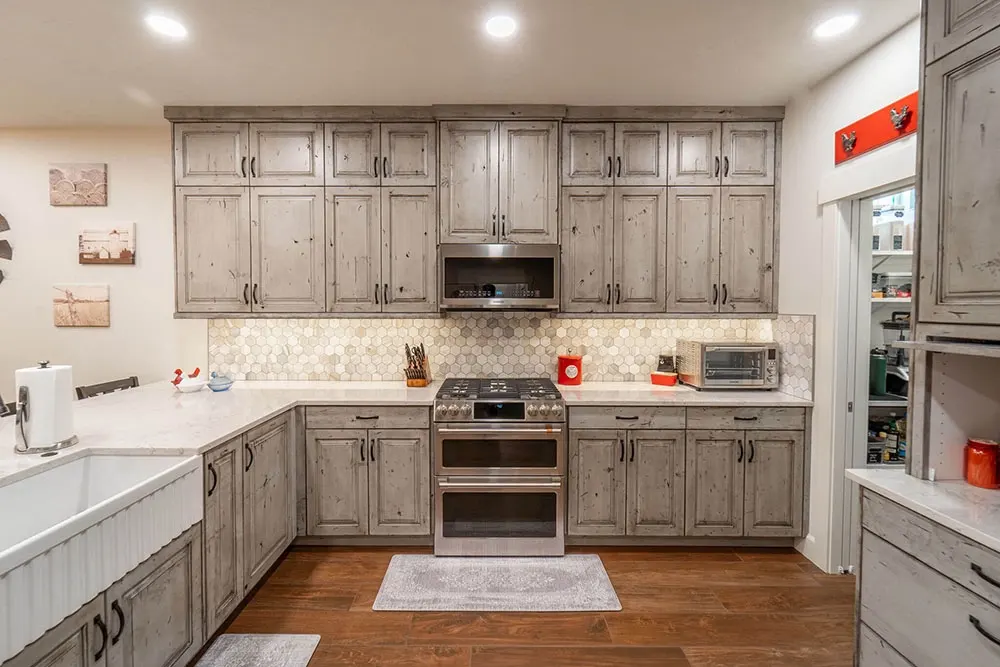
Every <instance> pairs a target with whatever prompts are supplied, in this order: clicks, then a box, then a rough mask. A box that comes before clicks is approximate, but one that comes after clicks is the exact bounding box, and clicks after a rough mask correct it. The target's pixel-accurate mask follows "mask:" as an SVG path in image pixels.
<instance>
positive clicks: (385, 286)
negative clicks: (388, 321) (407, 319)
mask: <svg viewBox="0 0 1000 667" xmlns="http://www.w3.org/2000/svg"><path fill="white" fill-rule="evenodd" d="M382 305H384V306H388V305H389V283H383V284H382Z"/></svg>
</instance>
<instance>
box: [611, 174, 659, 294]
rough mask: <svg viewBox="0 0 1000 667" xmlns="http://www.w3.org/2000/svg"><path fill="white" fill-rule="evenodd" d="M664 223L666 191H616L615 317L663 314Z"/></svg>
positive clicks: (645, 189)
mask: <svg viewBox="0 0 1000 667" xmlns="http://www.w3.org/2000/svg"><path fill="white" fill-rule="evenodd" d="M666 219H667V189H666V188H641V187H639V188H615V218H614V220H615V235H614V237H615V240H614V257H615V270H614V274H615V286H614V297H613V301H614V310H615V312H616V313H662V312H664V309H665V306H666V299H665V297H666V287H665V282H664V279H665V276H666V262H667V239H666V235H667V234H666Z"/></svg>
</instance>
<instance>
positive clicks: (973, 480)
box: [965, 438, 1000, 489]
mask: <svg viewBox="0 0 1000 667" xmlns="http://www.w3.org/2000/svg"><path fill="white" fill-rule="evenodd" d="M998 464H1000V444H997V443H996V442H995V441H993V440H983V439H981V438H969V441H968V442H967V443H966V445H965V481H966V482H968V483H969V484H972V485H973V486H979V487H982V488H984V489H1000V474H998V471H997V465H998Z"/></svg>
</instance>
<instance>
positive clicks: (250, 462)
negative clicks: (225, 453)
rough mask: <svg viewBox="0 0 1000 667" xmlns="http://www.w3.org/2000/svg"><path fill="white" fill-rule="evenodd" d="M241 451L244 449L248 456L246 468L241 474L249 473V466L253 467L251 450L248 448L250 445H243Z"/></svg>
mask: <svg viewBox="0 0 1000 667" xmlns="http://www.w3.org/2000/svg"><path fill="white" fill-rule="evenodd" d="M243 449H245V450H246V452H247V454H249V455H250V460H249V461H247V467H246V468H244V469H243V472H250V466H252V465H253V448H252V447H251V446H250V443H249V442H248V443H246V444H245V445H243Z"/></svg>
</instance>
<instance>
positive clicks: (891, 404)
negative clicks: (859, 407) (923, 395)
mask: <svg viewBox="0 0 1000 667" xmlns="http://www.w3.org/2000/svg"><path fill="white" fill-rule="evenodd" d="M908 406H909V401H907V400H902V401H894V400H891V399H886V400H875V401H868V407H869V408H906V407H908Z"/></svg>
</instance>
